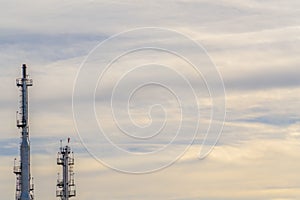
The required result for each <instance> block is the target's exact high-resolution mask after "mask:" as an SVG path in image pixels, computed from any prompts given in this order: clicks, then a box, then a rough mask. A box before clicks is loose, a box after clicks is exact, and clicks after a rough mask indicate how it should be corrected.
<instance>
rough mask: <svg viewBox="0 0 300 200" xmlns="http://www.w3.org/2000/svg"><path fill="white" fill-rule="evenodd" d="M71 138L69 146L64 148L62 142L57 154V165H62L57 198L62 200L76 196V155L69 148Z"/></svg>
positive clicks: (57, 186) (57, 185)
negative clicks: (74, 170) (74, 167)
mask: <svg viewBox="0 0 300 200" xmlns="http://www.w3.org/2000/svg"><path fill="white" fill-rule="evenodd" d="M69 142H70V138H68V144H67V145H66V146H64V147H63V146H62V141H60V143H61V144H60V149H59V152H58V153H57V165H62V178H61V177H60V174H59V173H58V178H57V184H56V197H59V198H60V199H61V200H69V198H71V197H75V196H76V188H75V182H74V172H73V166H74V154H73V152H72V151H71V147H70V146H69Z"/></svg>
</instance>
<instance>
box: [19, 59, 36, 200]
mask: <svg viewBox="0 0 300 200" xmlns="http://www.w3.org/2000/svg"><path fill="white" fill-rule="evenodd" d="M16 83H17V87H18V88H19V89H20V108H19V111H17V127H18V129H21V145H20V159H21V160H20V161H19V162H17V161H16V159H15V163H14V173H15V174H16V176H17V177H16V178H17V180H16V200H33V184H32V181H33V178H32V177H31V175H30V142H29V125H28V86H32V79H30V78H29V76H28V75H27V72H26V65H25V64H23V66H22V78H18V79H17V80H16Z"/></svg>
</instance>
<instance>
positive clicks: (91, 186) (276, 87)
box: [0, 0, 300, 200]
mask: <svg viewBox="0 0 300 200" xmlns="http://www.w3.org/2000/svg"><path fill="white" fill-rule="evenodd" d="M32 5H35V6H32ZM298 7H299V1H297V0H288V1H279V0H274V1H272V2H271V1H264V2H262V1H258V0H254V1H253V0H251V1H250V0H245V1H237V0H219V1H214V2H212V1H208V0H203V1H198V2H197V1H191V0H177V1H171V0H170V1H169V0H167V1H160V2H158V1H151V2H150V1H139V2H135V1H116V0H114V1H101V2H100V1H88V2H82V1H72V2H69V1H43V2H35V1H27V2H18V3H17V2H14V1H10V2H5V1H4V2H2V4H1V9H2V12H0V18H1V19H3V20H1V21H0V27H1V33H0V66H1V67H0V80H1V85H0V92H1V94H2V95H1V98H0V109H1V112H0V127H1V136H0V138H1V139H0V145H1V148H0V151H1V152H0V155H1V160H2V161H3V162H1V163H0V169H1V172H2V173H1V176H0V177H1V183H0V193H1V194H3V198H10V197H13V196H14V190H15V179H14V176H13V174H12V172H11V171H12V166H13V157H14V156H16V155H17V154H18V147H17V146H18V137H19V136H20V135H19V131H18V130H17V128H16V127H15V110H16V109H17V107H18V89H17V88H16V86H15V78H16V77H19V66H20V65H21V64H22V63H24V62H25V63H27V64H28V66H29V73H30V74H31V76H32V78H33V79H34V86H33V87H31V88H30V91H29V92H30V98H29V100H30V134H31V144H32V146H31V147H32V174H33V176H34V177H35V184H36V187H35V188H36V192H35V193H36V198H37V199H38V198H39V199H40V198H41V197H43V198H44V199H45V200H47V199H49V200H50V199H53V198H55V183H56V172H58V171H59V168H58V167H57V166H56V163H55V161H56V157H55V156H56V151H57V148H58V146H59V140H60V139H61V138H62V139H64V138H66V137H68V136H71V137H72V142H73V144H74V146H73V147H74V151H75V153H76V154H75V156H76V165H75V172H76V182H77V189H78V192H77V194H78V197H77V198H78V199H100V198H107V199H141V198H142V199H147V198H148V199H209V200H213V199H222V200H224V199H258V200H259V199H270V200H271V199H272V200H274V199H278V200H279V199H298V198H297V197H299V196H300V193H299V191H298V189H297V188H298V185H299V181H298V179H297V177H298V175H297V174H298V171H299V170H298V169H299V167H300V166H299V162H297V160H299V156H298V153H297V152H299V147H298V146H299V143H298V140H299V135H300V131H299V130H300V128H299V119H300V116H299V114H298V113H297V109H296V108H298V107H299V106H300V105H299V102H300V101H299V97H298V96H297V94H299V85H300V82H299V78H298V74H299V69H298V68H299V67H298V65H299V58H298V57H299V56H298V55H299V53H300V52H299V48H298V46H299V37H298V35H299V11H298V10H297V8H298ZM141 26H161V27H167V28H170V29H174V30H177V31H181V32H182V33H184V34H186V35H187V36H190V37H191V38H193V39H194V40H195V41H197V42H198V43H200V44H201V45H203V46H204V47H205V48H206V50H207V51H208V53H209V55H210V56H211V58H212V59H213V61H214V62H215V64H216V66H217V69H218V70H219V71H220V74H221V75H222V78H223V79H224V83H225V86H226V91H227V96H226V100H227V102H226V105H227V121H226V123H225V127H224V131H223V134H222V136H221V138H220V141H219V143H218V144H217V146H216V148H215V149H214V151H212V153H211V154H210V155H209V156H208V157H206V158H205V159H204V160H202V161H199V160H197V156H198V153H199V150H200V149H201V147H200V144H201V142H202V141H203V134H202V135H198V137H196V140H195V143H194V144H193V145H192V146H191V148H190V149H189V151H188V152H187V153H186V154H185V155H184V156H183V157H182V158H181V159H180V160H179V161H178V162H177V163H175V164H174V165H172V166H170V167H169V168H167V169H164V170H162V171H159V172H157V173H152V174H145V175H140V176H132V175H128V174H122V173H117V172H115V171H113V170H110V169H108V168H107V167H105V166H104V165H102V164H100V163H99V162H97V161H96V160H95V159H93V158H91V156H90V155H88V153H87V152H86V150H85V149H84V147H83V145H82V144H81V142H80V139H79V138H78V135H77V134H76V132H75V127H74V123H73V115H72V105H71V102H72V91H73V83H74V80H75V78H76V73H77V70H78V69H79V66H80V63H81V62H82V61H83V59H84V56H85V55H86V54H87V53H88V52H89V51H90V50H91V49H92V48H93V47H94V46H95V45H97V44H99V42H101V41H104V40H105V39H106V38H108V37H109V36H111V35H113V34H115V33H118V32H121V31H124V30H128V29H131V28H136V27H141ZM149 39H151V38H147V37H145V35H143V34H142V35H137V37H135V38H126V39H125V40H124V41H122V46H121V45H120V44H121V43H119V44H118V45H119V46H118V45H115V46H113V47H114V48H115V50H116V51H112V52H111V51H110V50H112V49H105V51H104V53H105V56H104V57H106V55H107V56H108V57H109V56H111V55H110V53H117V52H118V50H120V49H121V47H128V46H130V45H138V44H140V42H149V41H150V40H149ZM156 39H157V38H156ZM158 39H161V42H164V43H165V44H167V45H169V47H172V48H173V47H179V48H187V47H186V46H184V45H183V44H182V43H180V42H178V41H177V40H174V38H172V37H170V38H166V37H162V38H158ZM188 53H190V54H191V55H192V56H197V54H195V52H194V49H190V51H189V52H188ZM106 58H107V57H106ZM147 58H151V59H153V60H156V61H157V62H159V61H160V60H162V59H161V58H162V54H151V55H150V56H149V57H147ZM167 58H168V59H165V63H164V64H168V65H171V66H174V68H176V69H178V70H179V71H180V72H181V73H183V74H184V75H186V76H187V77H188V78H190V79H191V82H192V83H193V84H194V85H197V83H201V84H198V85H197V86H196V87H195V88H196V89H197V90H198V91H200V93H201V96H200V97H199V98H198V99H197V101H198V102H199V104H200V105H201V106H202V107H201V108H202V109H201V110H200V111H201V117H203V119H204V120H203V121H201V125H203V127H204V126H206V125H207V123H208V122H209V117H210V113H211V110H210V108H211V106H212V101H211V100H210V99H209V98H208V97H209V95H208V93H207V91H206V90H205V89H206V88H203V87H202V83H203V82H201V81H203V80H200V79H198V78H199V77H196V76H194V73H193V71H191V70H188V66H187V65H184V63H182V62H180V59H174V58H171V57H167ZM95 59H97V57H95ZM145 60H147V59H146V58H145V55H143V54H138V53H137V54H135V56H132V57H130V59H128V60H126V62H124V63H125V64H127V65H129V66H130V65H133V64H138V63H143V62H144V61H145ZM102 63H104V61H101V60H100V61H99V63H98V64H100V65H101V64H102ZM124 63H121V64H124ZM119 64H120V63H119ZM123 67H124V66H123ZM116 69H117V70H112V71H110V72H111V73H112V74H113V76H111V77H108V78H107V80H106V82H105V83H106V84H105V87H103V88H102V90H99V91H98V92H99V93H97V96H96V97H97V98H96V100H97V101H96V103H97V105H98V107H97V109H98V110H97V111H98V112H99V114H100V117H104V118H105V117H107V116H108V115H107V113H108V114H109V112H110V110H109V106H103V105H106V104H105V103H107V102H108V101H109V100H110V97H111V93H110V92H111V87H112V86H114V82H113V80H114V78H116V77H118V76H119V75H120V74H121V75H122V72H124V71H122V70H123V69H124V68H122V67H119V68H116ZM182 69H183V70H182ZM158 72H161V73H160V74H159V73H158V75H157V74H156V73H157V72H155V73H153V71H152V72H151V71H148V72H147V73H143V72H140V73H136V74H135V76H131V77H129V78H128V79H129V81H128V82H126V83H123V84H122V85H121V86H122V87H120V88H121V89H122V92H124V93H125V92H126V91H125V90H126V89H128V88H131V86H132V85H134V84H136V83H138V82H139V80H143V79H147V78H149V77H156V78H157V77H158V78H160V79H163V80H165V81H166V82H170V83H172V87H174V88H176V89H177V90H178V91H180V92H181V94H184V95H185V96H187V95H186V94H188V91H187V90H186V87H184V86H183V84H182V83H181V82H178V81H176V79H175V78H174V77H173V76H170V73H169V72H168V71H167V70H166V71H163V72H162V71H158ZM93 75H94V76H95V77H97V76H96V75H97V74H93ZM87 77H88V78H89V77H90V78H91V74H87ZM87 80H88V79H87ZM88 81H89V80H88ZM199 86H200V87H199ZM198 87H199V88H198ZM83 89H85V88H84V87H83ZM88 89H90V88H88ZM156 89H157V88H152V89H151V90H147V93H138V95H137V96H136V97H135V99H134V100H135V101H134V102H133V104H132V110H131V111H132V114H133V115H132V116H133V119H134V120H135V122H136V123H138V124H139V125H146V124H148V122H149V112H148V111H149V109H145V106H147V105H149V104H151V103H153V102H152V100H156V101H159V102H162V104H163V105H166V106H167V107H168V111H169V114H168V115H169V116H170V118H169V119H170V120H169V123H170V124H169V126H170V127H171V129H169V130H170V131H171V134H172V133H173V131H174V130H175V128H176V125H177V124H176V123H177V122H178V121H177V119H178V115H176V109H174V105H175V104H174V102H173V101H172V100H170V99H166V98H162V97H167V95H165V94H164V92H162V91H161V90H156ZM88 92H89V91H86V90H82V92H81V93H79V94H78V97H79V100H80V101H79V103H80V104H79V108H80V109H81V110H80V112H79V115H80V116H83V117H85V120H84V121H83V122H84V123H83V125H84V128H85V129H84V130H85V131H84V132H82V134H84V135H85V136H90V137H92V139H93V135H94V134H95V133H98V132H95V129H94V128H93V127H92V126H91V125H93V123H94V122H95V121H93V120H94V118H93V119H91V117H86V116H85V114H84V112H83V111H84V110H83V109H84V108H85V106H86V105H87V104H88V103H90V99H89V98H88V96H87V93H88ZM122 94H123V93H122ZM160 94H162V95H160ZM118 97H119V98H118V99H116V100H117V101H116V104H115V106H116V108H118V114H119V116H120V117H121V119H122V120H120V122H122V123H124V124H128V123H130V120H128V118H125V117H128V116H127V115H126V112H122V111H125V110H121V109H120V108H122V102H124V100H127V99H126V95H120V96H118ZM153 97H156V98H153ZM185 103H187V104H191V103H192V100H191V98H188V99H187V101H186V102H185ZM184 108H186V109H187V112H188V113H190V112H192V111H193V107H192V106H191V107H189V106H186V107H184ZM105 112H106V113H105ZM150 114H153V115H152V117H153V120H154V121H155V120H157V121H158V122H160V121H161V120H163V119H164V116H163V115H162V112H161V110H159V109H157V110H155V109H154V110H153V113H151V112H150ZM93 116H94V115H93ZM124 116H125V117H124ZM191 119H192V120H191ZM189 122H190V123H187V124H185V125H186V127H188V128H189V129H188V130H192V129H191V128H190V127H191V126H192V125H193V123H194V121H193V118H192V117H191V118H190V121H189ZM218 123H220V122H219V121H218ZM158 124H159V123H158ZM104 125H105V128H107V129H108V130H109V131H108V132H109V133H110V134H111V135H112V136H115V135H114V134H115V133H116V132H115V126H114V124H113V123H112V121H110V120H107V121H106V123H105V124H104ZM143 134H147V132H143ZM186 135H189V136H190V131H188V133H187V134H186ZM186 135H182V137H179V138H178V139H179V140H178V141H177V142H176V143H174V144H173V145H174V148H173V150H174V151H177V150H178V149H180V150H182V149H183V147H186V145H187V144H188V142H189V141H188V140H187V138H186ZM97 139H98V138H94V140H92V141H91V143H90V144H91V146H92V147H93V148H94V149H95V150H97V151H100V150H102V151H104V152H103V153H104V154H105V155H106V159H108V160H109V161H110V160H111V161H112V162H115V163H117V164H118V163H119V165H121V166H125V167H133V168H134V167H135V168H143V167H144V168H147V167H149V166H150V165H146V162H143V160H135V161H134V162H130V161H129V160H128V159H126V157H122V156H120V155H119V154H115V152H113V151H111V147H109V146H108V145H107V144H108V143H107V142H103V143H100V142H99V141H98V140H97ZM116 139H120V138H118V137H116ZM167 139H169V138H168V137H161V138H158V139H156V140H155V142H149V141H146V142H144V143H143V142H139V141H135V142H126V140H119V142H120V145H121V146H122V147H123V148H124V149H126V150H128V151H130V152H132V153H145V152H149V151H152V150H153V149H156V148H158V147H161V146H162V145H165V144H166V143H167V142H168V140H167ZM122 142H123V143H122ZM208 144H211V143H208ZM100 152H101V151H100ZM172 155H173V154H172ZM151 159H152V160H150V161H151V164H152V165H153V166H154V165H156V164H157V163H160V162H163V161H165V159H169V157H168V155H166V154H161V155H159V156H157V157H156V158H155V157H152V158H151ZM150 167H151V166H150ZM49 188H52V189H49ZM117 188H118V189H117ZM119 188H122V189H119ZM87 191H88V192H87Z"/></svg>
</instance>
